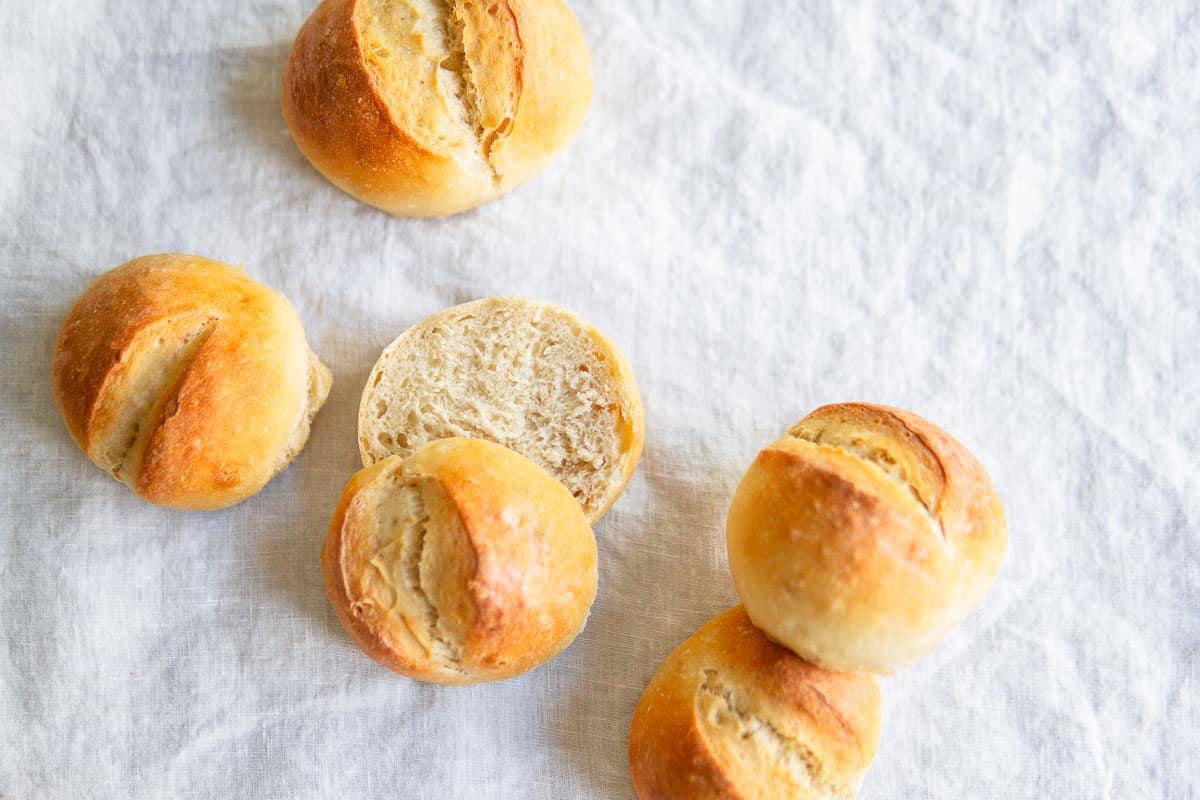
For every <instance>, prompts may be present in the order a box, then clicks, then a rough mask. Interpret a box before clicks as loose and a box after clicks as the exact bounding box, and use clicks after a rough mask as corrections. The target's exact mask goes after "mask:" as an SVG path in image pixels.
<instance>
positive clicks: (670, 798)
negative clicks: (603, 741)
mask: <svg viewBox="0 0 1200 800" xmlns="http://www.w3.org/2000/svg"><path fill="white" fill-rule="evenodd" d="M880 719H881V712H880V696H879V686H878V684H877V683H876V681H875V679H874V677H872V676H870V675H867V674H863V673H843V672H830V671H828V670H823V669H819V668H818V667H815V666H813V665H811V664H809V663H807V662H805V661H803V660H801V659H799V658H797V657H796V656H795V655H793V654H792V653H790V652H788V651H787V650H785V649H784V648H782V647H780V646H779V645H776V644H774V643H773V642H771V641H769V640H768V639H767V637H766V636H764V635H763V634H762V632H761V631H759V630H758V629H757V628H755V627H754V626H753V625H752V624H750V618H749V617H748V616H746V612H745V609H743V608H742V607H741V606H737V607H736V608H732V609H730V610H728V611H726V612H725V613H724V614H721V615H720V616H718V617H716V618H715V619H713V620H711V621H710V622H709V623H708V624H707V625H705V626H704V627H702V628H701V629H700V630H699V631H697V632H696V633H695V634H693V635H692V637H691V638H690V639H688V640H687V641H685V642H684V643H683V644H681V645H680V646H679V647H677V648H676V649H675V651H674V652H673V653H671V655H669V656H667V659H666V660H665V661H663V663H662V666H660V667H659V668H658V672H657V673H655V675H654V678H653V679H652V680H651V681H650V685H649V686H647V687H646V691H645V693H644V694H643V695H642V699H641V702H639V703H638V706H637V711H635V712H634V715H633V725H632V727H631V728H630V731H629V766H630V772H631V773H632V776H633V785H634V788H636V789H637V793H638V797H640V798H642V800H691V798H697V800H698V799H699V798H704V800H751V798H753V799H754V800H774V799H775V798H778V799H779V800H783V799H784V798H787V800H829V799H830V798H851V797H853V796H854V794H855V792H857V791H858V787H859V785H860V784H861V783H862V780H863V776H864V774H865V773H866V771H867V767H868V766H870V763H871V760H872V759H873V758H874V757H875V748H876V746H877V745H878V744H879V729H880Z"/></svg>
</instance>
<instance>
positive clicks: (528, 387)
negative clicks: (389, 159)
mask: <svg viewBox="0 0 1200 800" xmlns="http://www.w3.org/2000/svg"><path fill="white" fill-rule="evenodd" d="M358 430H359V449H360V452H361V455H362V460H363V463H364V464H366V465H367V466H366V468H365V469H363V470H362V471H361V472H360V473H359V474H358V475H357V476H355V478H354V479H353V480H352V481H351V482H350V485H349V486H348V487H347V488H346V491H345V493H344V495H343V497H342V501H341V503H340V504H339V506H338V510H337V512H336V513H335V515H334V519H333V523H332V525H331V527H330V531H329V536H328V538H327V539H326V542H325V548H324V550H323V552H322V557H321V560H322V564H323V565H324V572H325V585H326V588H327V590H328V593H329V597H330V600H331V601H332V603H333V607H334V609H335V610H336V611H337V614H338V617H339V619H341V621H342V624H343V625H344V626H345V627H346V630H348V631H349V632H350V635H351V636H352V637H353V638H354V640H355V641H356V642H357V643H358V644H359V646H360V647H361V648H362V649H363V650H364V651H365V652H366V653H367V654H368V655H370V656H371V657H372V658H374V659H376V660H377V661H379V662H380V663H382V664H384V665H385V666H387V667H389V668H391V669H393V670H395V671H397V672H400V673H401V674H404V675H408V676H410V677H413V678H418V679H421V680H427V681H434V682H438V683H455V684H464V683H475V682H478V681H485V680H499V679H503V678H509V677H513V676H515V675H520V674H521V673H524V672H527V671H528V670H530V669H532V668H534V667H536V666H538V665H540V664H542V663H544V662H546V661H548V660H549V659H550V658H552V657H554V656H555V655H556V654H558V653H559V652H560V651H561V650H562V649H563V648H565V647H566V646H567V645H568V644H570V642H571V640H572V639H574V638H575V636H576V634H578V633H579V631H580V630H582V629H583V625H584V623H585V622H586V620H587V616H588V612H589V610H590V608H591V605H592V601H593V600H594V598H595V595H596V584H597V571H596V540H595V538H594V537H593V535H592V530H591V525H592V524H594V523H595V522H596V521H597V520H599V519H600V517H602V516H603V515H604V513H605V512H606V511H607V510H608V509H609V508H610V507H611V506H612V504H613V503H614V502H615V501H616V499H617V497H618V495H620V493H621V491H622V490H623V489H624V487H625V484H626V483H627V482H628V481H629V478H630V477H631V476H632V475H633V471H634V469H635V468H636V466H637V462H638V458H639V457H640V455H641V450H642V440H643V438H644V422H643V414H642V405H641V399H640V397H639V395H638V390H637V385H636V384H635V382H634V380H633V373H632V371H631V370H630V368H629V364H628V362H626V360H625V358H624V356H622V355H621V353H620V351H619V350H618V349H617V348H616V346H615V345H614V344H613V343H612V342H611V341H609V340H608V338H607V337H605V336H603V335H602V334H601V333H600V332H599V331H597V330H596V329H595V328H593V327H592V326H591V325H590V324H588V323H587V322H586V321H585V320H583V319H581V318H579V317H577V316H575V315H574V314H571V313H569V312H567V311H565V310H564V309H561V308H558V307H556V306H551V305H548V304H545V303H538V302H534V301H531V300H525V299H521V298H494V299H488V300H479V301H476V302H473V303H466V304H464V305H460V306H455V307H454V308H451V309H447V310H446V311H443V312H440V313H438V314H435V315H433V316H432V317H429V318H428V319H426V320H424V321H423V322H420V323H418V324H417V325H415V326H413V327H412V328H410V329H409V330H408V331H406V332H405V333H404V334H402V335H401V336H400V337H399V338H398V339H397V340H396V341H394V342H393V343H392V344H391V345H389V346H388V347H387V349H385V350H384V352H383V354H382V355H381V356H380V358H379V361H378V362H377V363H376V365H375V368H374V369H373V370H372V371H371V375H370V377H369V378H368V379H367V386H366V388H365V390H364V391H363V397H362V403H361V406H360V408H359V422H358Z"/></svg>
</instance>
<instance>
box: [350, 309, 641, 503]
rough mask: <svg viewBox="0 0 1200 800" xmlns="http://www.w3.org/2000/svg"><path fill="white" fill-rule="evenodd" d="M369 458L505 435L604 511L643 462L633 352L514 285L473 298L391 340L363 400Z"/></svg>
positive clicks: (362, 430) (361, 428) (362, 439)
mask: <svg viewBox="0 0 1200 800" xmlns="http://www.w3.org/2000/svg"><path fill="white" fill-rule="evenodd" d="M358 432H359V449H360V451H361V454H362V459H363V463H364V464H366V465H370V464H374V463H376V462H377V461H379V460H381V459H383V458H386V457H388V456H390V455H398V456H407V455H409V454H411V453H413V452H414V451H415V450H416V449H417V448H419V447H420V446H421V445H423V444H425V443H426V442H429V441H433V440H436V439H441V438H445V437H451V436H466V437H474V438H480V439H488V440H491V441H494V442H498V443H500V444H502V445H504V446H506V447H510V448H512V449H513V450H516V451H517V452H518V453H521V454H522V455H524V456H526V457H528V458H530V459H532V460H533V461H534V462H535V463H537V464H538V465H540V466H541V467H543V468H544V469H546V471H548V472H549V473H550V474H552V475H553V476H554V477H556V478H557V479H558V480H559V481H560V482H562V484H563V485H564V486H566V487H567V489H568V490H569V491H570V492H571V494H572V495H573V496H574V497H575V498H576V499H577V500H578V501H579V503H580V505H581V506H582V507H583V509H584V512H585V514H586V515H587V517H588V519H589V520H590V521H592V522H595V521H596V520H597V519H599V518H600V517H601V516H602V515H603V514H604V512H605V511H607V510H608V508H609V507H610V506H611V505H612V503H613V502H614V501H615V500H616V498H617V496H618V495H619V494H620V493H621V490H622V489H623V488H624V486H625V484H626V482H627V481H628V480H629V477H630V476H631V475H632V474H633V471H634V469H635V467H636V466H637V460H638V458H639V456H640V454H641V448H642V439H643V414H642V407H641V400H640V397H639V395H638V391H637V386H636V384H635V383H634V380H633V375H632V372H631V370H630V368H629V366H628V363H627V362H626V361H625V358H624V356H622V355H621V353H620V351H619V350H617V348H616V346H615V345H613V343H612V342H610V341H609V340H608V339H607V338H606V337H604V336H603V335H602V334H600V333H599V332H598V331H596V330H595V329H594V328H593V327H592V326H591V325H589V324H588V323H587V322H586V321H585V320H583V319H581V318H579V317H577V316H575V315H574V314H571V313H570V312H568V311H566V310H564V309H561V308H559V307H557V306H553V305H550V304H548V303H540V302H537V301H534V300H527V299H524V298H515V297H501V298H490V299H486V300H478V301H475V302H472V303H465V304H463V305H460V306H455V307H454V308H450V309H447V310H446V311H443V312H441V313H438V314H435V315H433V316H432V317H429V318H427V319H425V320H424V321H422V322H420V323H418V324H417V325H415V326H413V327H412V328H410V329H409V330H407V331H405V332H404V333H403V334H402V335H401V336H400V337H399V338H398V339H396V341H394V342H392V344H390V345H389V346H388V347H387V349H385V350H384V351H383V354H382V355H381V356H380V357H379V361H378V362H377V363H376V364H375V368H374V369H373V370H372V371H371V375H370V377H369V378H368V380H367V386H366V389H365V390H364V392H363V397H362V404H361V406H360V408H359V421H358Z"/></svg>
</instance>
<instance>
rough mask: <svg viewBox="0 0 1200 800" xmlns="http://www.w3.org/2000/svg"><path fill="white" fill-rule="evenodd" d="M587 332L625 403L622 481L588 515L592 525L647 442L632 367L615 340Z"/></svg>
mask: <svg viewBox="0 0 1200 800" xmlns="http://www.w3.org/2000/svg"><path fill="white" fill-rule="evenodd" d="M588 333H589V335H591V337H592V338H593V339H594V340H596V341H597V342H598V343H599V345H600V351H601V352H603V353H606V354H607V355H608V359H609V366H610V368H611V370H612V376H613V382H614V383H615V384H616V385H618V386H620V387H622V393H623V394H624V395H625V396H626V397H627V398H628V402H627V403H626V404H624V405H622V406H621V407H620V409H619V412H620V415H621V421H622V423H623V429H622V432H621V445H622V448H621V451H622V459H623V460H622V462H621V480H620V482H619V483H614V485H613V487H612V489H611V490H610V491H609V494H608V496H607V497H606V498H605V499H604V502H602V503H601V504H600V505H599V506H598V507H597V509H596V510H595V511H594V512H592V513H590V514H589V515H588V522H590V523H591V524H593V525H595V524H596V523H597V522H599V521H600V519H601V518H602V517H603V516H604V515H605V514H607V513H608V512H609V511H610V510H611V509H612V507H613V504H614V503H616V502H617V498H618V497H620V496H621V494H622V493H623V492H624V491H625V487H626V486H628V485H629V481H630V480H631V479H632V478H633V473H634V472H636V471H637V466H638V462H640V461H641V459H642V449H643V448H644V447H645V445H646V410H645V407H644V406H643V405H642V393H641V390H640V389H638V384H637V379H636V378H635V377H634V374H633V366H632V365H631V364H630V363H629V359H627V358H626V357H625V353H624V352H622V351H621V348H619V347H617V343H616V342H614V341H613V340H612V339H609V338H608V337H607V336H606V335H604V334H603V333H601V332H600V330H598V329H597V328H596V327H594V326H592V325H591V324H589V325H588Z"/></svg>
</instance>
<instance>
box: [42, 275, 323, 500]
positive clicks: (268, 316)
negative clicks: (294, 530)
mask: <svg viewBox="0 0 1200 800" xmlns="http://www.w3.org/2000/svg"><path fill="white" fill-rule="evenodd" d="M53 381H54V397H55V400H56V401H57V402H58V408H59V410H60V411H61V412H62V416H63V420H64V421H65V422H66V423H67V428H68V430H70V432H71V436H72V438H74V440H75V443H76V444H78V445H79V447H80V449H82V450H83V452H84V453H85V454H86V455H87V457H88V458H89V459H91V460H92V462H94V463H95V464H96V465H97V466H99V467H102V468H104V469H105V470H108V471H109V472H110V473H111V474H112V475H113V477H115V478H116V479H117V480H119V481H122V482H124V483H125V484H127V485H128V486H129V488H131V489H132V490H133V491H134V492H136V493H137V494H138V495H140V496H141V497H143V498H145V499H146V500H149V501H150V502H152V503H157V504H159V505H163V506H170V507H172V508H183V509H195V510H207V509H217V508H225V507H226V506H231V505H234V504H235V503H240V502H241V501H243V500H245V499H246V498H248V497H250V496H251V495H253V494H256V493H257V492H258V491H259V490H260V489H262V488H263V486H265V485H266V484H267V482H268V481H270V480H271V478H273V477H275V476H276V475H278V474H279V473H280V472H282V471H283V470H284V469H285V468H286V467H287V465H288V464H289V463H291V461H292V459H294V458H295V457H296V456H297V455H298V454H299V453H300V450H301V448H303V447H304V443H305V442H306V441H307V440H308V431H309V426H310V425H311V423H312V420H313V417H314V416H315V415H316V413H317V411H318V410H319V409H320V408H321V406H322V405H323V404H324V402H325V398H326V397H328V395H329V388H330V385H331V384H332V382H333V378H332V376H331V375H330V372H329V370H328V369H327V368H326V367H325V365H324V364H322V363H321V362H320V361H319V360H317V357H316V356H315V355H314V354H313V352H312V351H311V350H309V348H308V344H307V343H306V342H305V340H304V329H303V327H302V326H301V324H300V318H299V317H298V316H296V312H295V310H293V309H292V306H291V305H290V304H289V303H288V301H287V300H286V299H285V298H284V296H283V295H281V294H279V293H278V292H275V291H272V290H271V289H268V288H267V287H265V286H263V285H262V284H260V283H258V282H256V281H254V280H252V279H251V278H250V277H249V276H248V275H246V273H245V272H244V271H243V270H242V269H241V268H239V267H232V266H229V265H228V264H222V263H220V262H217V261H209V260H208V259H206V258H198V257H196V256H187V255H178V254H168V255H154V256H145V257H144V258H138V259H134V260H133V261H130V262H129V263H127V264H124V265H122V266H120V267H117V268H116V269H114V270H112V271H110V272H107V273H105V274H104V275H101V276H100V277H99V278H98V279H97V280H96V281H95V283H93V284H92V285H91V286H90V287H89V288H88V290H87V291H86V292H84V294H83V296H82V297H80V298H79V300H78V301H77V302H76V303H75V306H74V308H72V309H71V311H70V313H69V314H68V315H67V319H66V321H65V322H64V323H63V326H62V330H61V331H60V332H59V335H58V344H57V347H56V348H55V351H54V365H53Z"/></svg>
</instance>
